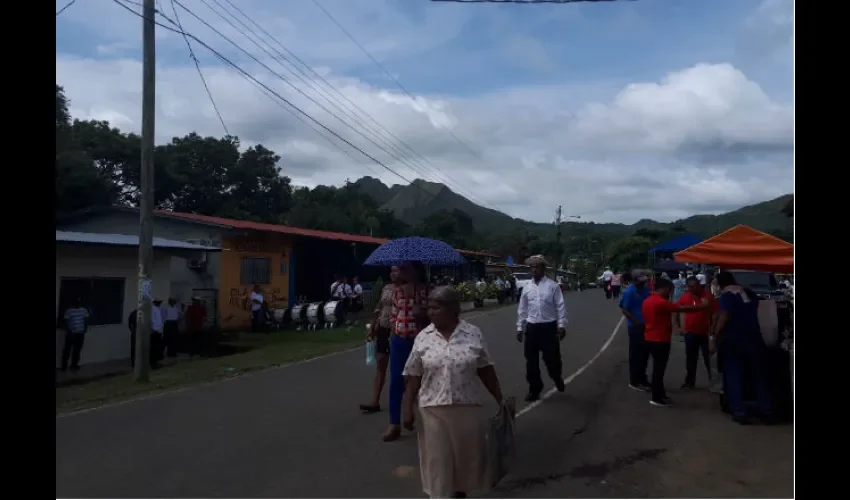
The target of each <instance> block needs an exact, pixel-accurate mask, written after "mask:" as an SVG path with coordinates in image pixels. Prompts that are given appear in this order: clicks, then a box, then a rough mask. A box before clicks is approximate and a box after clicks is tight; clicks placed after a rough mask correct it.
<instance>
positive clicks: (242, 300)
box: [230, 287, 289, 311]
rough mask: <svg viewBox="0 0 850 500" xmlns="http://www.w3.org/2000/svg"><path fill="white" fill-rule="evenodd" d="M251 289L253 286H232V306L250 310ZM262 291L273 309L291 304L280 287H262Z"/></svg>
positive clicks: (266, 301) (265, 299)
mask: <svg viewBox="0 0 850 500" xmlns="http://www.w3.org/2000/svg"><path fill="white" fill-rule="evenodd" d="M251 291H252V287H242V288H231V289H230V306H231V307H238V308H239V309H242V310H243V311H250V310H251ZM260 293H261V294H263V300H264V301H265V303H266V304H268V306H269V308H271V309H278V308H281V307H287V306H288V305H289V299H288V298H287V297H286V295H284V294H283V292H281V290H280V288H279V287H273V288H261V289H260Z"/></svg>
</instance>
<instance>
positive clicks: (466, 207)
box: [354, 176, 793, 237]
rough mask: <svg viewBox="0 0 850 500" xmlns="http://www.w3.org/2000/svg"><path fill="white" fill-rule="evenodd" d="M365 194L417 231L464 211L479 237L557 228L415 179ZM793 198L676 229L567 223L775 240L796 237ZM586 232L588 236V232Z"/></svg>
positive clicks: (623, 231) (367, 188) (371, 184)
mask: <svg viewBox="0 0 850 500" xmlns="http://www.w3.org/2000/svg"><path fill="white" fill-rule="evenodd" d="M354 185H355V186H357V187H358V188H359V189H360V191H361V192H363V193H366V194H368V195H370V196H371V197H372V198H374V199H375V201H376V202H378V203H379V204H380V205H381V208H383V209H384V210H388V211H390V212H392V213H394V214H395V215H396V217H398V218H400V219H401V220H403V221H404V222H406V223H408V224H411V225H414V224H416V223H418V222H420V221H421V220H422V219H423V218H425V217H427V216H428V215H431V214H433V213H434V212H437V211H439V210H449V211H451V210H454V209H457V210H460V211H462V212H464V213H466V214H467V215H469V217H470V218H471V219H472V222H473V225H474V226H475V230H476V231H480V232H484V233H492V232H500V233H502V232H506V231H511V230H519V229H524V230H526V231H528V232H530V233H538V232H543V231H551V228H552V223H551V222H549V223H540V222H531V221H526V220H523V219H518V218H515V217H511V216H510V215H507V214H505V213H503V212H500V211H498V210H493V209H490V208H485V207H482V206H480V205H477V204H475V203H473V202H471V201H470V200H468V199H466V198H465V197H463V196H461V195H459V194H457V193H455V192H454V191H452V190H451V189H449V188H448V187H446V186H445V185H443V184H440V183H436V182H429V181H424V180H422V179H416V180H414V181H413V182H412V183H410V184H409V185H406V186H405V185H401V184H394V185H392V186H387V185H386V184H384V183H383V182H381V181H380V180H378V179H376V178H374V177H369V176H367V177H362V178H360V179H358V180H357V181H355V182H354ZM792 199H793V195H791V194H786V195H783V196H780V197H779V198H776V199H773V200H768V201H764V202H761V203H757V204H755V205H749V206H745V207H742V208H739V209H737V210H733V211H731V212H727V213H725V214H720V215H710V214H705V215H693V216H691V217H688V218H685V219H680V220H677V221H674V222H671V223H664V222H658V221H654V220H651V219H641V220H639V221H637V222H635V223H634V224H618V223H604V224H598V223H594V222H565V226H566V230H568V231H569V230H570V229H571V228H574V229H579V228H581V229H583V230H584V231H587V232H596V233H607V234H609V235H611V236H629V235H631V234H633V233H634V232H635V231H636V230H638V229H659V230H664V229H669V228H672V227H673V226H681V227H684V229H685V230H686V231H687V232H689V233H693V234H695V235H698V236H702V237H708V236H712V235H714V234H717V233H719V232H721V231H725V230H726V229H729V228H730V227H733V226H735V225H738V224H746V225H748V226H751V227H753V228H755V229H758V230H761V231H765V232H768V233H772V234H777V233H781V234H788V233H791V234H793V222H792V220H791V219H790V218H789V217H787V216H786V215H785V214H784V213H783V211H782V210H783V208H785V207H786V206H787V205H788V203H789V201H790V200H792ZM584 231H583V232H584Z"/></svg>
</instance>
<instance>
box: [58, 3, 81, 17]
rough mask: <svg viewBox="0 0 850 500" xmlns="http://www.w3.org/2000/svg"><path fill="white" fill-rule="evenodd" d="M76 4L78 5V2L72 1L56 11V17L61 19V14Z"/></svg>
mask: <svg viewBox="0 0 850 500" xmlns="http://www.w3.org/2000/svg"><path fill="white" fill-rule="evenodd" d="M75 3H77V0H71V1H70V2H68V3H66V4H65V6H64V7H62V8H61V9H59V10H57V11H56V17H59V15H60V14H62V13H63V12H65V11H66V10H68V9H69V8H70V7H71V6H72V5H74V4H75Z"/></svg>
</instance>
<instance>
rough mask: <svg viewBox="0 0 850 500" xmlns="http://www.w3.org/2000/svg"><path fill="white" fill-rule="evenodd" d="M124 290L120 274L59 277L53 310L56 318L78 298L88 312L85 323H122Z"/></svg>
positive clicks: (61, 316)
mask: <svg viewBox="0 0 850 500" xmlns="http://www.w3.org/2000/svg"><path fill="white" fill-rule="evenodd" d="M124 290H125V280H124V278H62V280H61V281H60V284H59V311H57V312H58V316H59V319H61V318H63V317H64V314H65V310H66V309H68V308H69V307H73V306H74V303H75V302H76V300H77V299H78V298H79V299H82V301H83V306H85V307H87V308H88V310H89V314H90V315H91V316H90V317H89V323H88V324H89V326H98V325H120V324H123V323H124ZM60 324H61V321H60Z"/></svg>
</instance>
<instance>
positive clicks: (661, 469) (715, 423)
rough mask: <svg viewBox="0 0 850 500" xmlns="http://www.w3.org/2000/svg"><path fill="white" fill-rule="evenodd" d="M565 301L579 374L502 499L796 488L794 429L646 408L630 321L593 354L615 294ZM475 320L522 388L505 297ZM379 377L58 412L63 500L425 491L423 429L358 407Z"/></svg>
mask: <svg viewBox="0 0 850 500" xmlns="http://www.w3.org/2000/svg"><path fill="white" fill-rule="evenodd" d="M567 304H568V310H569V312H570V328H569V335H568V337H567V339H566V340H565V341H564V344H563V349H562V350H563V353H564V370H565V373H567V374H569V373H573V372H575V371H576V370H580V369H582V368H584V371H583V372H582V373H581V374H580V375H579V376H577V377H575V378H574V379H573V380H572V382H571V383H570V384H569V385H568V386H567V387H568V388H567V391H566V393H564V394H555V395H554V396H553V397H551V398H550V399H548V400H546V401H545V402H544V403H543V404H541V405H539V406H536V407H534V408H531V409H529V410H528V411H525V412H524V413H523V414H522V416H521V417H519V420H518V422H519V428H518V439H519V443H520V445H521V447H520V450H519V458H520V461H519V462H520V463H519V464H518V466H517V467H516V470H514V471H513V473H512V474H511V476H509V477H508V478H506V479H505V480H504V481H503V483H502V484H501V485H500V488H499V490H498V491H497V492H495V493H494V496H499V497H525V498H528V497H560V498H563V497H564V496H579V497H612V496H613V497H623V496H627V497H653V496H654V497H670V496H674V497H675V496H678V497H682V496H686V497H687V496H706V497H712V496H714V497H716V496H727V497H735V496H737V497H741V496H747V497H752V496H764V497H774V498H776V497H789V496H791V495H792V494H793V485H792V483H791V477H792V474H791V472H789V471H790V470H792V467H793V465H792V460H793V458H792V457H793V429H791V428H790V427H786V428H778V427H773V428H757V427H748V428H743V427H739V426H734V425H732V424H730V423H728V422H727V421H726V420H725V419H723V418H722V417H721V416H720V415H718V412H717V410H716V405H715V403H714V401H715V400H714V399H713V398H711V397H710V395H709V394H708V393H694V394H688V395H687V396H688V397H687V398H680V402H681V405H680V406H681V407H680V408H675V409H658V408H652V407H650V406H649V405H648V402H647V400H646V397H645V395H643V394H638V393H635V392H633V391H631V390H629V389H628V388H627V387H626V385H625V382H626V379H625V356H626V354H625V353H626V342H625V340H626V339H625V335H624V331H623V330H624V329H623V328H621V329H620V331H619V333H618V334H617V335H616V337H615V338H614V339H613V342H611V343H609V344H608V345H609V347H608V348H607V349H605V350H604V352H602V353H601V354H600V351H601V350H602V348H603V346H604V345H606V341H608V340H609V339H610V338H611V337H612V333H613V332H614V331H615V329H616V327H617V325H618V324H619V320H620V318H619V315H618V314H617V310H616V307H615V306H614V304H613V303H611V302H608V301H606V300H604V298H603V296H602V294H601V293H594V291H590V292H584V293H573V294H570V295H568V296H567ZM468 319H469V320H470V321H471V322H473V323H475V324H477V325H478V326H479V327H481V328H482V329H483V330H484V332H485V334H487V337H488V341H489V343H490V349H491V354H492V355H493V357H494V359H495V361H496V363H497V369H498V372H499V376H500V378H501V379H502V384H503V386H504V391H505V393H506V394H509V395H511V394H512V395H516V396H518V397H520V398H521V397H522V395H523V394H524V393H525V382H524V373H523V369H524V361H523V359H522V351H521V348H520V346H519V344H518V343H517V342H516V340H515V339H514V337H513V331H514V311H513V310H512V308H507V309H501V310H497V311H493V312H490V313H484V314H483V315H476V314H475V313H472V314H470V315H468ZM318 334H320V333H318ZM680 354H681V353H678V352H677V353H674V360H673V366H674V368H672V369H671V370H670V371H671V372H673V373H672V375H671V376H670V377H669V379H670V384H671V386H672V385H673V384H675V385H676V386H678V384H677V383H676V382H679V380H678V379H679V377H680V372H679V373H675V372H676V370H675V367H676V366H681V360H678V361H677V358H676V356H679V357H681V356H680ZM591 360H593V361H592V363H591V364H590V365H588V364H587V363H588V362H589V361H591ZM676 363H679V365H677V364H676ZM370 381H371V373H370V371H369V370H368V369H367V368H366V367H365V366H364V361H363V353H362V352H360V351H356V352H350V353H343V354H339V355H336V356H332V357H328V358H324V359H319V360H315V361H312V362H307V363H302V364H298V365H293V366H289V367H284V368H280V369H274V370H268V371H265V372H260V373H257V374H254V375H249V376H245V377H239V378H235V379H231V380H228V381H224V382H220V383H216V384H211V385H207V386H202V387H197V388H194V389H190V390H186V391H182V392H177V393H172V394H165V395H160V396H158V397H154V398H149V399H145V400H140V401H135V402H131V403H126V404H120V405H116V406H112V407H107V408H102V409H98V410H93V411H89V412H85V413H80V414H75V415H69V416H65V417H59V418H57V420H56V495H57V498H69V497H70V498H101V497H110V498H122V497H144V498H156V497H168V498H180V497H205V498H222V497H225V498H228V497H229V498H252V497H277V498H281V497H302V498H304V497H307V498H316V497H323V498H346V497H354V498H357V497H371V498H404V497H408V498H410V497H413V498H416V497H422V494H421V492H420V487H419V480H418V472H417V471H416V469H415V467H416V466H417V462H418V460H417V454H416V442H415V439H414V438H413V437H412V436H408V437H406V438H404V439H402V440H400V441H398V442H395V443H383V442H381V441H380V434H381V433H382V432H383V430H384V429H385V426H386V425H387V415H386V413H380V414H376V415H361V414H360V413H359V411H358V410H357V404H358V403H360V402H362V401H363V400H364V399H365V398H366V396H367V394H368V392H369V385H370ZM520 411H523V407H522V406H521V408H520ZM741 446H746V447H747V448H750V447H752V448H754V449H755V450H757V451H756V452H751V453H749V454H748V455H743V453H744V451H745V450H744V449H742V448H741ZM744 457H746V458H744ZM761 457H764V458H761ZM767 460H770V461H771V462H770V464H766V463H760V461H767Z"/></svg>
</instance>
